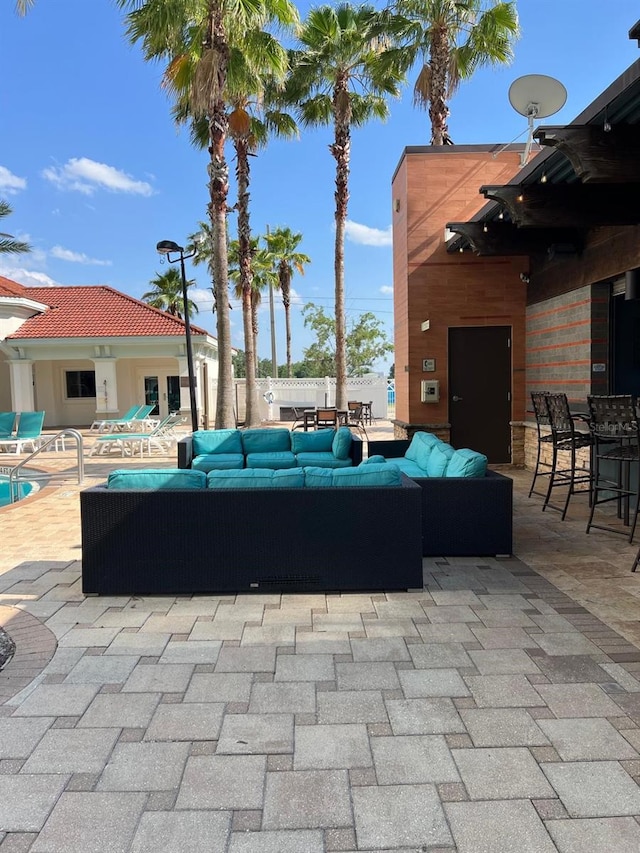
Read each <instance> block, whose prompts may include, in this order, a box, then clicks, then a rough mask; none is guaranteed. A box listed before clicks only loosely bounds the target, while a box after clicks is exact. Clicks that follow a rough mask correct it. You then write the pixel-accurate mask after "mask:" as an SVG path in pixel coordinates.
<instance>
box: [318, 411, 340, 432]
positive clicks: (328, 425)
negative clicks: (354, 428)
mask: <svg viewBox="0 0 640 853" xmlns="http://www.w3.org/2000/svg"><path fill="white" fill-rule="evenodd" d="M337 427H338V411H337V409H320V408H318V409H316V429H337Z"/></svg>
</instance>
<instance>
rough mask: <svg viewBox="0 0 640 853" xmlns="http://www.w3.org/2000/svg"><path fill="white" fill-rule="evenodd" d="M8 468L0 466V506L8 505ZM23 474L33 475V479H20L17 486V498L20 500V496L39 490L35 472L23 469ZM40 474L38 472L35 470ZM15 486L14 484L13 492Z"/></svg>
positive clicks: (23, 496)
mask: <svg viewBox="0 0 640 853" xmlns="http://www.w3.org/2000/svg"><path fill="white" fill-rule="evenodd" d="M10 470H11V469H10V468H0V507H3V506H8V505H9V504H10V503H11V501H10V500H9V472H10ZM22 473H23V474H26V476H27V477H28V476H29V475H30V474H31V475H32V476H34V479H33V480H24V479H21V480H20V482H19V484H18V486H17V491H18V500H22V498H26V497H27V496H28V495H30V494H33V493H34V492H37V491H39V489H40V483H38V482H37V481H36V479H35V476H36V472H35V471H34V472H30V471H23V472H22ZM37 473H38V474H40V477H41V476H42V474H41V473H40V472H37ZM15 489H16V487H15V486H14V494H15Z"/></svg>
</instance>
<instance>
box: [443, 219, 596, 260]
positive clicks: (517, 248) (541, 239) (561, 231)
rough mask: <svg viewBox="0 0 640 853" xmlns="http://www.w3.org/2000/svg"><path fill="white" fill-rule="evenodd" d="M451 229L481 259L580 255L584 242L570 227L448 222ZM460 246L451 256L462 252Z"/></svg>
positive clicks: (451, 249) (453, 249) (454, 249)
mask: <svg viewBox="0 0 640 853" xmlns="http://www.w3.org/2000/svg"><path fill="white" fill-rule="evenodd" d="M447 228H448V229H449V231H454V232H455V233H456V234H460V236H461V237H463V238H464V239H465V240H466V241H467V242H468V244H469V245H470V246H471V248H472V249H473V251H474V252H475V253H476V254H477V255H481V256H489V255H505V256H506V255H539V254H547V255H549V256H552V255H555V254H558V253H562V254H577V253H579V252H581V251H582V246H583V243H584V237H583V234H582V232H581V231H579V230H577V229H568V228H518V227H517V226H515V225H513V224H512V223H511V222H447ZM456 243H457V241H452V242H451V245H450V246H449V247H448V248H447V251H448V252H449V253H453V252H455V251H458V248H456ZM458 245H459V244H458Z"/></svg>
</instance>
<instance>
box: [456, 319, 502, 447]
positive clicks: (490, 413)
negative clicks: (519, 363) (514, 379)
mask: <svg viewBox="0 0 640 853" xmlns="http://www.w3.org/2000/svg"><path fill="white" fill-rule="evenodd" d="M510 420H511V327H510V326H468V327H461V328H455V329H449V422H450V424H451V444H452V445H453V446H454V447H470V448H471V449H472V450H479V451H480V452H481V453H484V454H486V456H487V457H488V459H489V462H493V463H499V462H510V461H511V447H510V444H511V428H510V426H509V422H510Z"/></svg>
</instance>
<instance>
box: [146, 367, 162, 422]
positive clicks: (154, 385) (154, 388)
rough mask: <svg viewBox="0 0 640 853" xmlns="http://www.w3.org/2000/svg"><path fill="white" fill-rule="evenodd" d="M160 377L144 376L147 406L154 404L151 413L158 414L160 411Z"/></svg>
mask: <svg viewBox="0 0 640 853" xmlns="http://www.w3.org/2000/svg"><path fill="white" fill-rule="evenodd" d="M158 388H159V384H158V377H157V376H145V377H144V402H145V404H146V405H147V406H153V409H152V410H151V412H150V414H152V415H158V414H159V413H160V400H159V399H158V398H159V395H158Z"/></svg>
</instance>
